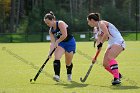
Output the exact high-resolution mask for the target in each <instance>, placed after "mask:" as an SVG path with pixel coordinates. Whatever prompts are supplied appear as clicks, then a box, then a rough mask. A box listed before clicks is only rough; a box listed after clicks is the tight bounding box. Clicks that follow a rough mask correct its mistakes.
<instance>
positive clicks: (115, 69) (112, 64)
mask: <svg viewBox="0 0 140 93" xmlns="http://www.w3.org/2000/svg"><path fill="white" fill-rule="evenodd" d="M109 66H110V69H111V72H112V74H113V76H114V78H119V70H118V63H117V61H116V60H115V59H112V60H110V61H109Z"/></svg>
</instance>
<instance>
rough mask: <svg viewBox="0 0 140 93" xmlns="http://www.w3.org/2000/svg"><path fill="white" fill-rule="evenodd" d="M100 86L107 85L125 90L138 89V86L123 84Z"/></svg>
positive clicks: (114, 88)
mask: <svg viewBox="0 0 140 93" xmlns="http://www.w3.org/2000/svg"><path fill="white" fill-rule="evenodd" d="M100 87H108V88H110V89H113V90H127V89H139V88H140V87H138V86H124V85H115V86H113V85H112V86H100Z"/></svg>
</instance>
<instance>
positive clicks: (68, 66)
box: [65, 51, 73, 81]
mask: <svg viewBox="0 0 140 93" xmlns="http://www.w3.org/2000/svg"><path fill="white" fill-rule="evenodd" d="M72 59H73V51H72V52H70V53H68V52H65V62H66V69H67V77H68V81H71V80H72V68H73V64H72Z"/></svg>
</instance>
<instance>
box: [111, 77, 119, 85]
mask: <svg viewBox="0 0 140 93" xmlns="http://www.w3.org/2000/svg"><path fill="white" fill-rule="evenodd" d="M120 83H121V81H120V79H119V78H114V80H113V81H112V85H117V84H120Z"/></svg>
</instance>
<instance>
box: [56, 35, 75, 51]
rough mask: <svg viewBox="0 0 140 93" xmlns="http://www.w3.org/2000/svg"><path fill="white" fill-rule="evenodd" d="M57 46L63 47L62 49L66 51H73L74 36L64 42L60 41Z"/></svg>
mask: <svg viewBox="0 0 140 93" xmlns="http://www.w3.org/2000/svg"><path fill="white" fill-rule="evenodd" d="M58 46H60V47H62V48H64V50H65V51H66V52H68V53H70V52H72V51H73V53H75V50H76V43H75V39H74V37H73V38H71V39H70V40H68V41H66V42H60V43H59V44H58Z"/></svg>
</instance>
